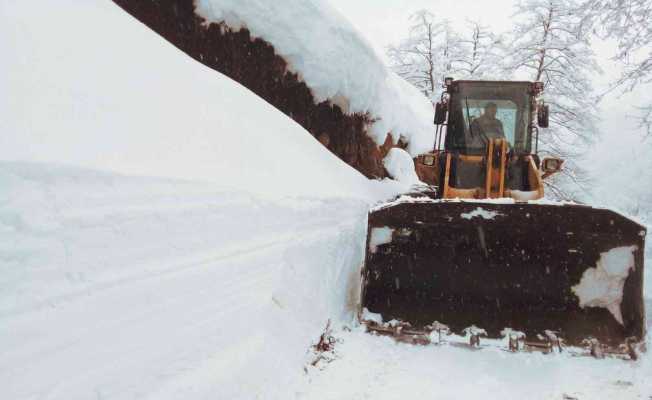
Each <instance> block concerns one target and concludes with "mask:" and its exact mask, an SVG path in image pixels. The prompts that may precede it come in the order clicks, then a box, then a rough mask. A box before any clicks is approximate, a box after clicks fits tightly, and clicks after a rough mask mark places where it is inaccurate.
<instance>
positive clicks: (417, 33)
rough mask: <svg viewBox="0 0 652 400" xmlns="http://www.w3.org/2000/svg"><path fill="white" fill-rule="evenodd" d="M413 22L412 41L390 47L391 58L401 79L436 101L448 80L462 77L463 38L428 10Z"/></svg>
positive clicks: (411, 18)
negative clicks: (449, 77) (444, 82)
mask: <svg viewBox="0 0 652 400" xmlns="http://www.w3.org/2000/svg"><path fill="white" fill-rule="evenodd" d="M410 22H411V26H410V29H409V35H408V37H407V38H406V39H405V40H403V41H401V42H400V43H399V44H398V45H395V46H389V47H388V48H387V55H388V57H389V60H390V63H391V64H392V67H393V68H394V70H395V71H396V72H397V73H398V74H399V75H400V76H402V77H403V78H405V79H406V80H407V81H408V82H410V83H412V84H413V85H414V86H416V87H418V88H419V89H421V91H422V92H423V93H424V94H425V95H426V96H427V97H429V98H430V99H432V100H433V101H436V100H437V99H438V97H439V94H440V93H441V90H442V88H441V86H442V83H443V79H444V77H446V76H455V75H459V71H460V70H461V66H460V62H459V60H460V58H461V54H460V53H461V51H462V45H461V38H460V37H459V35H458V34H457V33H456V32H455V31H454V30H453V29H452V27H451V24H450V21H448V20H440V19H438V18H437V17H435V15H433V14H432V13H430V12H429V11H426V10H421V11H418V12H416V13H414V14H413V15H412V16H411V17H410Z"/></svg>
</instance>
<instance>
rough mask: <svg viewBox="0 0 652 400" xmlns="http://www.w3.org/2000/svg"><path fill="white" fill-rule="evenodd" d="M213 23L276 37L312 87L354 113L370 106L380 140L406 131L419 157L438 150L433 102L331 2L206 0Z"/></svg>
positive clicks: (201, 4)
mask: <svg viewBox="0 0 652 400" xmlns="http://www.w3.org/2000/svg"><path fill="white" fill-rule="evenodd" d="M196 4H197V12H198V14H199V15H201V16H202V17H204V18H206V19H207V20H208V21H211V22H226V24H227V25H228V26H230V27H232V28H235V29H238V28H240V27H246V28H248V29H249V31H250V32H251V33H252V35H253V36H255V37H260V38H262V39H264V40H266V41H268V42H269V43H271V44H272V45H273V46H274V48H275V49H276V51H277V52H278V54H280V55H281V56H283V58H284V59H285V60H287V61H288V63H289V65H290V69H291V70H292V71H293V72H296V73H298V74H299V76H300V77H302V78H303V80H304V81H305V82H306V84H307V85H308V86H309V87H310V88H311V89H312V91H313V94H314V96H315V97H316V98H317V100H318V101H324V100H331V101H332V102H333V103H335V104H338V105H339V106H341V107H342V109H343V110H344V111H345V112H347V113H354V112H359V113H365V112H369V113H370V114H371V116H372V117H374V118H379V120H378V121H377V122H376V123H374V125H373V126H372V135H373V138H374V139H375V140H376V143H378V144H382V143H383V142H384V141H385V137H386V134H387V133H388V132H393V133H394V140H395V141H398V139H399V137H400V135H403V136H404V137H405V138H406V139H407V140H408V141H409V142H410V146H409V151H410V153H411V154H412V155H416V154H418V153H420V152H424V151H427V150H430V149H431V148H432V138H433V128H432V117H433V110H432V105H431V104H430V102H429V101H428V99H426V98H425V96H423V94H421V93H420V92H419V91H418V90H417V89H416V88H415V87H413V86H411V85H410V84H409V83H407V82H406V81H405V80H403V79H401V78H399V77H398V76H397V75H396V74H395V73H393V72H391V71H390V70H389V68H387V67H386V66H385V65H384V63H383V61H382V60H381V59H380V57H379V56H378V55H377V54H376V53H375V52H374V50H373V48H372V46H371V45H370V44H369V43H368V42H367V40H365V39H364V38H363V37H362V35H361V34H360V33H359V32H358V31H357V30H356V28H355V27H354V26H353V25H352V24H351V23H350V22H349V21H348V20H346V18H345V17H343V16H342V15H341V14H340V13H339V12H338V11H337V10H336V9H335V8H333V7H332V6H331V5H330V4H328V2H327V1H325V0H309V1H305V0H289V1H283V2H270V1H264V0H245V1H243V0H199V1H197V3H196Z"/></svg>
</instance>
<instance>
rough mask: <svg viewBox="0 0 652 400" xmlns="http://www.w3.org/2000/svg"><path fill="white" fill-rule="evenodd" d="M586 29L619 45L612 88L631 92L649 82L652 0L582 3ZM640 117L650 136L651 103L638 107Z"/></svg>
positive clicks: (587, 0) (651, 78) (651, 72)
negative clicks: (617, 72)
mask: <svg viewBox="0 0 652 400" xmlns="http://www.w3.org/2000/svg"><path fill="white" fill-rule="evenodd" d="M581 12H582V14H583V16H584V23H585V24H586V27H587V28H589V29H592V30H593V31H594V32H595V33H597V34H598V35H599V36H600V37H602V38H613V39H615V40H616V42H617V43H618V51H617V53H616V55H615V57H614V59H615V60H617V61H619V62H620V63H621V64H622V66H623V72H622V74H621V76H620V77H619V78H618V80H617V81H616V82H615V84H614V86H615V87H623V88H624V89H625V90H633V89H634V88H636V87H637V86H638V85H640V84H645V83H652V0H618V1H613V0H585V1H584V2H583V3H582V5H581ZM640 111H641V114H640V118H641V122H642V124H643V125H644V126H646V127H647V132H648V135H649V136H652V104H647V105H644V106H642V107H640Z"/></svg>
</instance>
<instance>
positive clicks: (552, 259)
mask: <svg viewBox="0 0 652 400" xmlns="http://www.w3.org/2000/svg"><path fill="white" fill-rule="evenodd" d="M644 239H645V228H644V227H643V226H642V225H640V224H638V223H636V222H633V221H631V220H629V219H627V218H625V217H623V216H622V215H620V214H617V213H615V212H613V211H610V210H606V209H596V208H592V207H587V206H581V205H547V204H535V203H516V204H497V203H478V202H459V201H425V202H415V201H412V200H408V201H406V202H396V203H393V204H390V205H387V206H385V207H380V208H377V209H375V210H374V211H372V212H371V213H370V214H369V231H368V235H367V255H366V260H365V266H364V269H363V279H362V281H363V283H362V285H363V287H362V307H364V308H367V309H368V310H369V311H371V312H374V313H380V314H381V315H382V317H383V319H384V320H385V321H387V320H391V319H396V320H400V321H409V322H410V323H411V324H412V326H414V327H417V328H418V327H424V326H426V325H428V324H431V323H433V321H439V322H441V323H444V324H446V325H448V326H449V327H450V328H451V330H453V331H454V332H456V333H459V332H461V331H462V330H463V329H464V328H466V327H468V326H471V325H476V326H480V327H483V328H484V329H486V331H487V334H488V336H489V337H499V336H500V332H501V331H502V330H503V329H504V328H506V327H509V328H511V329H515V330H518V331H522V332H524V333H525V334H526V335H527V336H528V337H536V336H537V335H540V334H543V333H544V332H546V331H554V332H557V333H558V334H559V335H560V337H562V338H563V339H564V340H565V341H566V343H568V344H570V345H578V346H579V345H581V344H582V342H583V341H584V340H585V339H587V338H595V339H597V340H599V341H600V342H601V343H605V344H607V345H608V346H610V347H618V346H620V345H623V344H625V343H626V342H627V341H631V340H642V339H643V338H644V336H645V310H644V303H643V254H644ZM632 337H634V338H635V339H632Z"/></svg>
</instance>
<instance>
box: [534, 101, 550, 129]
mask: <svg viewBox="0 0 652 400" xmlns="http://www.w3.org/2000/svg"><path fill="white" fill-rule="evenodd" d="M537 122H538V124H539V127H540V128H547V127H548V125H549V124H550V107H548V106H547V105H545V104H541V105H539V107H538V109H537Z"/></svg>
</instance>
